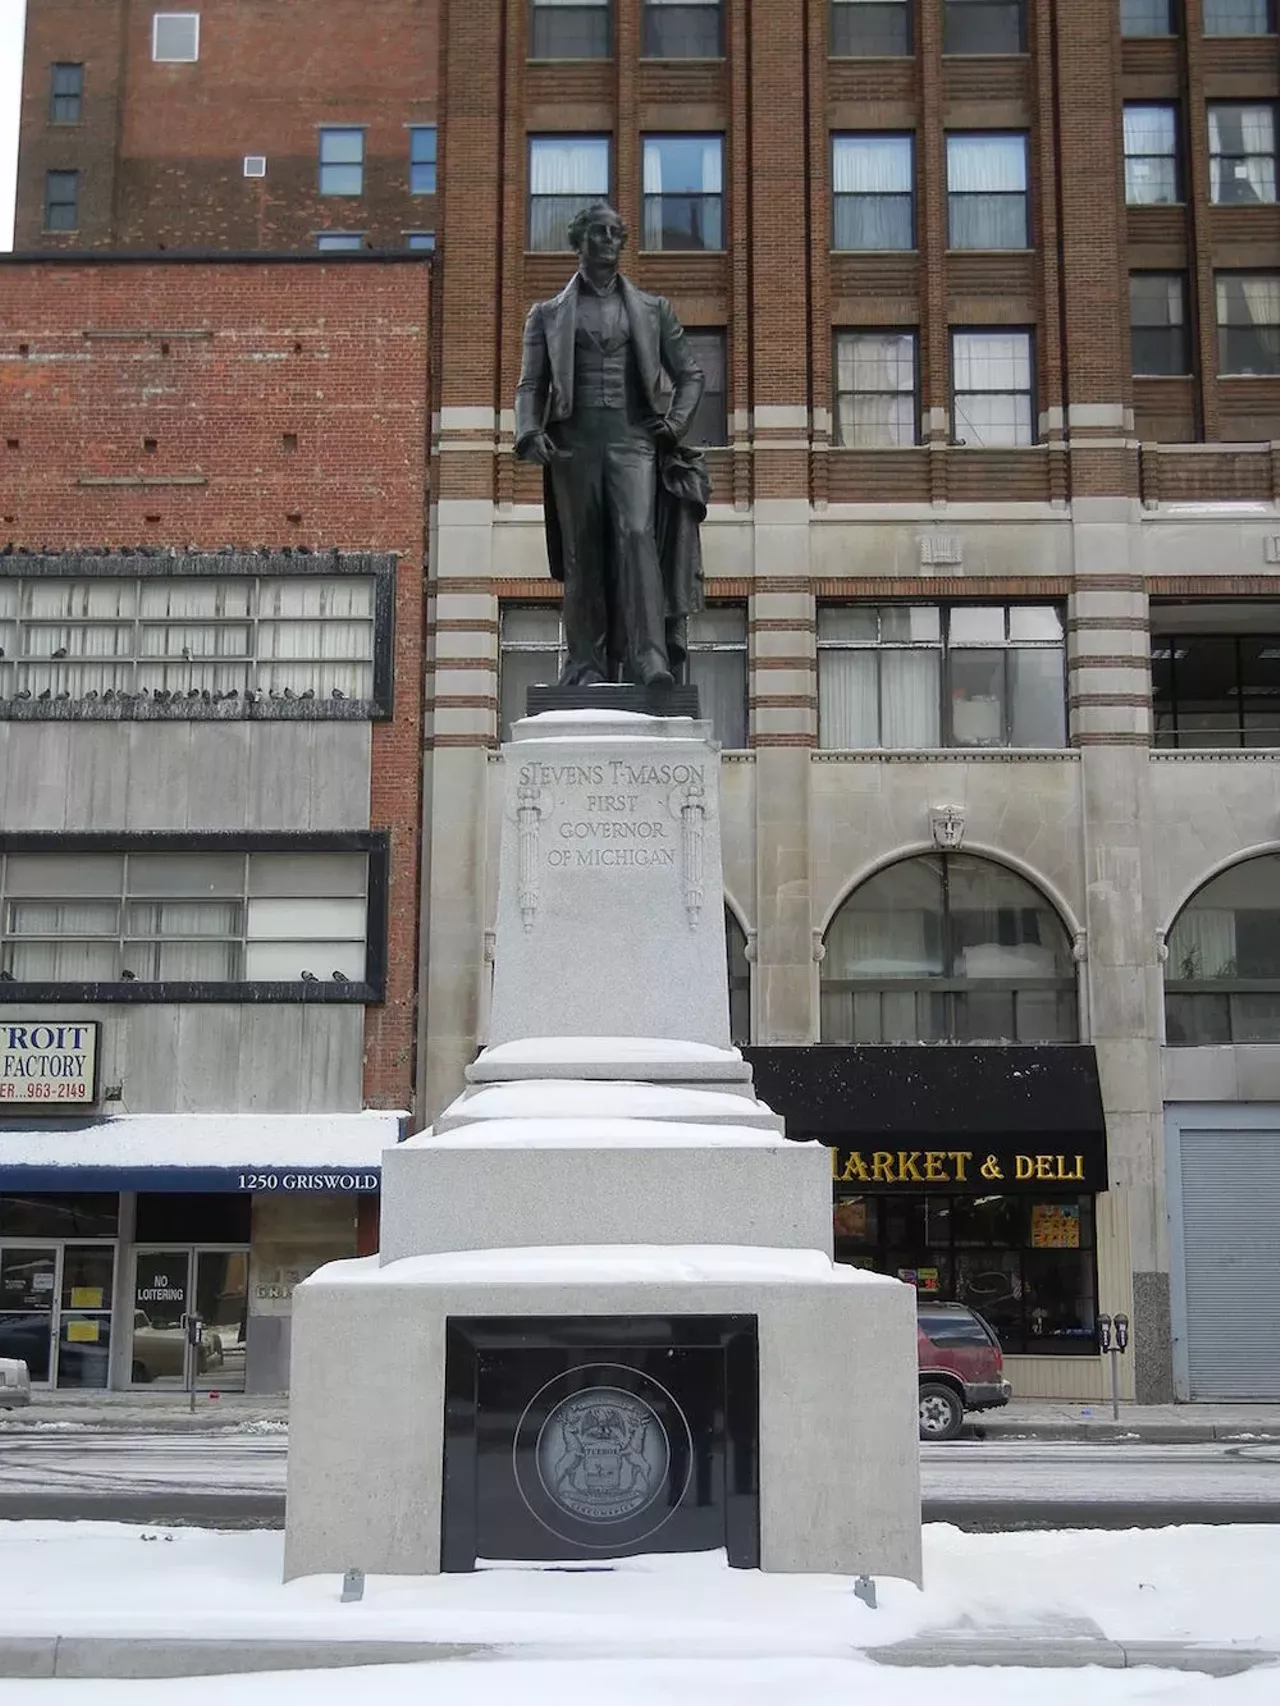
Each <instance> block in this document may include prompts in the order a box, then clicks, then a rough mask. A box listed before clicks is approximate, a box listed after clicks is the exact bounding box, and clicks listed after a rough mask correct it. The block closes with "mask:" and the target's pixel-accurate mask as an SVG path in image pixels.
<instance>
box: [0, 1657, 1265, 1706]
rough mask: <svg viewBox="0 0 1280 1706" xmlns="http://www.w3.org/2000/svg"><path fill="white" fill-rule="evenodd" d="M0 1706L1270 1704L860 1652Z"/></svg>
mask: <svg viewBox="0 0 1280 1706" xmlns="http://www.w3.org/2000/svg"><path fill="white" fill-rule="evenodd" d="M0 1689H2V1690H3V1699H4V1706H171V1703H172V1702H173V1701H174V1700H175V1699H178V1698H180V1699H181V1700H182V1701H183V1706H295V1703H296V1706H303V1703H305V1706H351V1703H352V1701H353V1700H359V1701H360V1702H361V1706H424V1703H429V1706H570V1703H572V1702H576V1701H596V1702H604V1703H607V1706H932V1703H934V1702H945V1706H1028V1702H1030V1701H1034V1703H1035V1706H1081V1703H1082V1702H1085V1701H1087V1702H1088V1706H1276V1700H1277V1676H1276V1673H1275V1672H1274V1671H1254V1672H1252V1673H1250V1674H1248V1675H1245V1676H1237V1677H1231V1678H1229V1679H1227V1680H1223V1681H1215V1680H1211V1679H1209V1678H1206V1677H1202V1676H1185V1675H1178V1674H1176V1673H1174V1672H1171V1671H1158V1670H1097V1669H1090V1670H1070V1671H1061V1670H1059V1671H1043V1670H898V1671H895V1670H886V1669H882V1668H880V1667H877V1666H875V1665H873V1664H870V1663H868V1662H867V1661H866V1660H865V1659H863V1660H859V1659H852V1660H845V1661H843V1662H841V1661H838V1660H835V1661H833V1660H825V1661H824V1660H810V1661H791V1660H785V1659H782V1660H776V1659H774V1660H771V1659H751V1660H736V1661H735V1660H719V1661H717V1660H711V1661H699V1660H696V1659H692V1660H685V1661H678V1662H674V1663H673V1662H669V1661H667V1662H663V1661H652V1660H650V1661H640V1662H631V1663H627V1664H617V1663H607V1662H598V1661H597V1662H592V1661H590V1660H586V1661H581V1662H577V1663H566V1662H561V1661H551V1662H540V1661H535V1662H532V1663H527V1662H526V1663H519V1662H514V1663H505V1664H500V1665H498V1664H493V1663H491V1662H489V1661H487V1660H483V1659H479V1660H471V1661H463V1662H458V1663H451V1664H429V1665H391V1666H384V1667H381V1668H378V1669H368V1668H366V1669H357V1670H321V1671H285V1672H274V1673H267V1674H259V1675H256V1676H210V1677H192V1678H183V1680H182V1681H180V1682H176V1683H175V1682H173V1681H168V1680H166V1681H161V1682H6V1683H3V1684H0Z"/></svg>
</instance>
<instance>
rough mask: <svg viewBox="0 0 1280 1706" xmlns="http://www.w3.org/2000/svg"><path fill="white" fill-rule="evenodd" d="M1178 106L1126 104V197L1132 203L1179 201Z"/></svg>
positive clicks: (1152, 204) (1149, 203) (1153, 203)
mask: <svg viewBox="0 0 1280 1706" xmlns="http://www.w3.org/2000/svg"><path fill="white" fill-rule="evenodd" d="M1179 179H1180V173H1179V170H1178V109H1177V108H1176V107H1151V106H1126V107H1125V109H1124V199H1125V201H1126V202H1127V203H1128V204H1129V206H1130V207H1151V206H1159V205H1163V204H1166V203H1169V202H1176V201H1177V200H1178V198H1179V195H1180V193H1181V185H1180V182H1179Z"/></svg>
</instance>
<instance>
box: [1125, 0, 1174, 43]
mask: <svg viewBox="0 0 1280 1706" xmlns="http://www.w3.org/2000/svg"><path fill="white" fill-rule="evenodd" d="M1173 33H1174V15H1173V0H1120V34H1121V35H1122V36H1171V35H1172V34H1173Z"/></svg>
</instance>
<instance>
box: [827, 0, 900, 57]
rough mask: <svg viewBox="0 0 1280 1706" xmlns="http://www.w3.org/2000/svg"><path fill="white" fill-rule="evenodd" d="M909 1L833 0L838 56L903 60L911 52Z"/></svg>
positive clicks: (833, 38) (833, 45)
mask: <svg viewBox="0 0 1280 1706" xmlns="http://www.w3.org/2000/svg"><path fill="white" fill-rule="evenodd" d="M911 47H912V41H911V5H910V0H831V53H832V57H833V58H837V59H901V58H903V57H904V56H905V55H906V54H909V53H910V52H911Z"/></svg>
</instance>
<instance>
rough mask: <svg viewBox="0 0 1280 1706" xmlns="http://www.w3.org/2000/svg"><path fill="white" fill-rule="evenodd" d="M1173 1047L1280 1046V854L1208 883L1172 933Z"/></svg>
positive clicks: (1169, 1019) (1169, 1023)
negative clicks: (1206, 1045)
mask: <svg viewBox="0 0 1280 1706" xmlns="http://www.w3.org/2000/svg"><path fill="white" fill-rule="evenodd" d="M1164 1028H1165V1039H1166V1041H1168V1042H1170V1043H1172V1044H1174V1045H1175V1046H1177V1045H1180V1046H1182V1047H1191V1046H1194V1045H1195V1044H1196V1043H1274V1042H1280V854H1278V853H1265V854H1263V855H1261V856H1260V857H1259V858H1256V859H1246V860H1245V861H1244V863H1243V864H1240V865H1233V866H1232V867H1231V869H1230V870H1229V871H1223V873H1222V875H1221V876H1218V877H1214V878H1212V879H1211V881H1209V882H1207V883H1206V884H1205V885H1204V887H1203V888H1202V889H1201V890H1200V891H1199V893H1198V894H1195V895H1193V896H1192V898H1191V899H1190V900H1189V901H1188V902H1187V904H1186V905H1185V906H1184V907H1183V909H1182V911H1181V912H1180V913H1179V914H1178V918H1177V922H1176V923H1175V924H1174V926H1173V929H1172V930H1171V931H1170V932H1169V954H1168V959H1167V960H1166V962H1165V968H1164Z"/></svg>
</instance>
